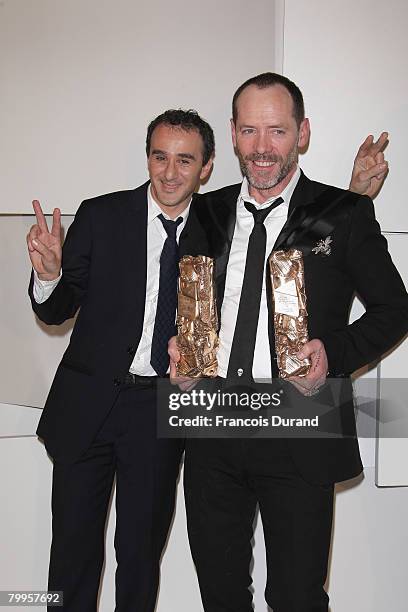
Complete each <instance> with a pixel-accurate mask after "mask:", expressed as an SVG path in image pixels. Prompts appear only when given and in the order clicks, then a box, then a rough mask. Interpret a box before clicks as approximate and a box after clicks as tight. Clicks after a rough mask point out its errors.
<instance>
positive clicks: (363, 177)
mask: <svg viewBox="0 0 408 612" xmlns="http://www.w3.org/2000/svg"><path fill="white" fill-rule="evenodd" d="M387 170H388V162H381V163H380V164H374V166H371V168H368V169H367V170H363V171H362V172H361V173H360V181H361V182H362V183H369V182H370V181H371V179H372V178H374V177H375V176H379V175H385V174H386V172H387Z"/></svg>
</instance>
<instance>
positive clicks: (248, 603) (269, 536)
mask: <svg viewBox="0 0 408 612" xmlns="http://www.w3.org/2000/svg"><path fill="white" fill-rule="evenodd" d="M184 487H185V498H186V508H187V522H188V533H189V540H190V546H191V551H192V555H193V559H194V563H195V565H196V569H197V574H198V579H199V583H200V590H201V597H202V601H203V606H204V610H205V612H252V610H253V606H252V594H251V592H250V590H249V587H250V585H251V582H252V580H251V577H250V573H249V566H250V562H251V558H252V547H251V538H252V535H253V521H254V516H255V510H256V505H257V503H259V509H260V514H261V518H262V525H263V531H264V538H265V546H266V561H267V585H266V589H265V599H266V601H267V603H268V605H269V606H270V607H271V608H272V609H273V611H274V612H323V611H327V609H328V596H327V594H326V593H325V591H324V588H323V585H324V583H325V580H326V574H327V563H328V554H329V547H330V538H331V523H332V507H333V485H332V484H328V485H327V486H320V485H316V486H314V485H311V484H309V483H307V482H305V481H304V480H303V479H302V478H301V477H300V475H299V474H298V473H297V470H296V468H295V467H294V465H293V463H292V460H291V457H290V454H289V451H288V447H287V443H286V441H285V440H283V439H277V438H276V439H190V440H187V443H186V456H185V467H184Z"/></svg>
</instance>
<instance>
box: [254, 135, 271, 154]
mask: <svg viewBox="0 0 408 612" xmlns="http://www.w3.org/2000/svg"><path fill="white" fill-rule="evenodd" d="M255 149H256V152H257V153H261V154H262V153H265V152H266V151H268V150H269V144H268V137H267V134H266V133H265V132H264V131H263V130H260V131H259V132H258V133H257V137H256V142H255Z"/></svg>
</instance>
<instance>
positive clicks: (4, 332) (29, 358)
mask: <svg viewBox="0 0 408 612" xmlns="http://www.w3.org/2000/svg"><path fill="white" fill-rule="evenodd" d="M72 219H73V217H72V216H64V217H63V219H62V224H63V227H64V229H65V231H66V230H67V229H68V227H69V225H70V224H71V222H72ZM34 222H35V217H33V216H31V215H27V216H18V215H15V216H10V215H0V268H1V270H3V271H4V272H3V274H2V280H1V283H0V303H1V316H0V346H1V350H0V402H4V403H6V404H20V405H25V406H37V407H41V408H42V407H43V405H44V402H45V398H46V396H47V394H48V390H49V388H50V386H51V382H52V379H53V376H54V372H55V370H56V368H57V365H58V363H59V361H60V359H61V356H62V354H63V352H64V350H65V348H66V346H67V344H68V340H69V335H70V332H71V329H72V322H70V321H67V322H66V323H64V324H63V325H59V326H56V325H51V326H49V325H45V324H44V323H42V322H41V321H40V320H39V319H37V318H36V316H35V315H34V313H33V311H32V309H31V303H30V300H29V297H28V293H27V289H28V282H29V279H30V273H31V264H30V260H29V257H28V253H27V245H26V242H25V236H26V234H27V232H28V230H29V228H30V227H31V225H32V224H33V223H34Z"/></svg>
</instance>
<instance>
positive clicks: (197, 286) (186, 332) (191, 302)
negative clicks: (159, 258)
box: [177, 255, 218, 378]
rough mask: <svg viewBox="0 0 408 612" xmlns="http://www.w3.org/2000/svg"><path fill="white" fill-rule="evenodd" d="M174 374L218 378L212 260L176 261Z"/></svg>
mask: <svg viewBox="0 0 408 612" xmlns="http://www.w3.org/2000/svg"><path fill="white" fill-rule="evenodd" d="M179 267H180V276H179V281H178V287H179V288H178V309H177V327H178V336H177V346H178V349H179V351H180V361H179V362H178V364H177V375H178V376H188V377H191V378H201V377H214V376H216V375H217V367H218V364H217V357H216V350H217V347H218V336H217V327H218V317H217V307H216V300H215V291H214V278H213V273H214V261H213V259H212V258H211V257H205V256H204V255H198V256H196V257H192V256H191V255H184V257H182V258H181V260H180V262H179Z"/></svg>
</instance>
